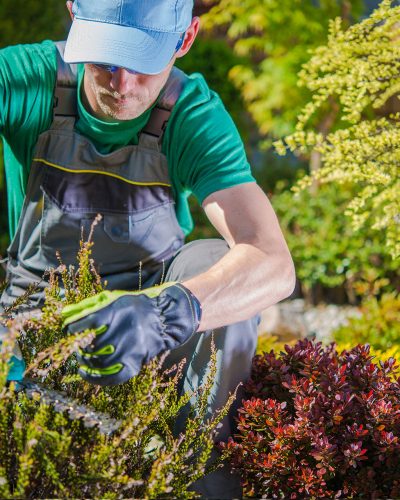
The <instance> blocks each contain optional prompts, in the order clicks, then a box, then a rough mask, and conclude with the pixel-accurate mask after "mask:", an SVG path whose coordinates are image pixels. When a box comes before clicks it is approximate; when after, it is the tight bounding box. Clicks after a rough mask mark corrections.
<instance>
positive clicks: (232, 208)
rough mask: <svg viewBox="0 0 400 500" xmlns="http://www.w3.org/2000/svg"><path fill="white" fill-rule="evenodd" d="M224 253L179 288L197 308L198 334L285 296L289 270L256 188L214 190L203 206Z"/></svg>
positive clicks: (272, 215)
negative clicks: (199, 315) (186, 291)
mask: <svg viewBox="0 0 400 500" xmlns="http://www.w3.org/2000/svg"><path fill="white" fill-rule="evenodd" d="M203 208H204V210H205V212H206V214H207V217H208V218H209V220H210V221H211V223H212V224H213V225H214V227H215V228H216V229H217V231H218V232H219V233H220V234H221V236H222V237H223V238H224V239H225V240H226V242H227V243H228V245H229V247H230V251H229V252H228V253H227V254H226V255H225V256H224V257H223V258H222V259H221V260H220V261H219V262H217V263H216V264H215V265H214V266H213V267H211V268H210V269H209V270H208V271H207V272H205V273H202V274H200V275H198V276H195V277H194V278H191V279H189V280H187V281H185V282H183V283H182V284H183V285H184V286H186V287H187V288H188V289H189V290H190V291H191V292H192V293H193V294H194V295H195V296H196V297H197V298H198V299H199V301H200V303H201V304H202V309H203V313H202V320H201V323H200V327H199V331H204V330H208V329H212V328H218V327H219V326H223V325H226V324H227V321H228V323H229V324H230V323H236V322H238V321H243V320H246V319H249V318H250V317H252V316H253V315H254V314H256V313H258V312H260V311H261V310H263V309H265V308H266V307H268V306H271V305H272V304H275V303H277V302H279V301H280V300H283V299H284V298H286V297H288V296H289V295H290V294H291V293H292V292H293V289H294V286H295V271H294V266H293V261H292V259H291V256H290V253H289V250H288V247H287V245H286V242H285V240H284V237H283V235H282V231H281V229H280V227H279V223H278V220H277V217H276V215H275V212H274V210H273V208H272V206H271V204H270V202H269V200H268V198H267V196H266V195H265V194H264V192H263V191H262V190H261V188H260V187H259V186H258V185H257V184H256V183H246V184H240V185H238V186H234V187H232V188H229V189H223V190H221V191H216V192H215V193H213V194H211V195H210V196H208V197H207V198H206V199H205V200H204V202H203Z"/></svg>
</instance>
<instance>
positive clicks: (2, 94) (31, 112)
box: [0, 41, 56, 139]
mask: <svg viewBox="0 0 400 500" xmlns="http://www.w3.org/2000/svg"><path fill="white" fill-rule="evenodd" d="M55 68H56V57H55V46H54V43H52V42H50V41H46V42H43V43H40V44H31V45H15V46H10V47H7V48H5V49H1V50H0V134H1V135H3V136H4V137H5V138H6V139H8V138H11V137H12V136H13V135H15V134H18V135H20V134H21V133H24V131H29V133H30V134H35V133H36V134H39V133H40V132H41V131H42V130H43V129H44V128H46V127H47V126H48V120H49V116H51V109H50V108H49V106H51V100H49V98H48V95H49V94H50V95H51V93H52V92H53V88H54V83H55V75H56V73H55ZM44 103H46V104H47V105H45V106H44V105H43V104H44ZM49 111H50V113H49Z"/></svg>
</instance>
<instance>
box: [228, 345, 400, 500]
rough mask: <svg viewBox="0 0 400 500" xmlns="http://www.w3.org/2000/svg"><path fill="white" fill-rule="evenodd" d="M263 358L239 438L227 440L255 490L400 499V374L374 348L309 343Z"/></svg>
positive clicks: (247, 486) (257, 362) (250, 491)
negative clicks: (347, 348)
mask: <svg viewBox="0 0 400 500" xmlns="http://www.w3.org/2000/svg"><path fill="white" fill-rule="evenodd" d="M285 351H286V352H284V353H280V354H279V355H277V354H276V353H274V352H273V351H271V352H270V353H266V354H263V355H259V356H256V357H255V359H254V364H253V371H252V377H251V380H250V381H249V383H248V384H247V386H246V394H247V397H248V400H244V401H243V406H242V408H241V409H240V410H239V417H238V429H237V434H235V436H234V438H233V439H232V438H231V439H230V440H229V442H228V443H226V444H221V448H222V449H223V451H224V455H225V456H226V457H227V458H229V460H230V462H231V464H232V465H233V468H234V469H235V470H236V471H237V472H238V473H239V474H240V475H241V477H242V484H243V486H244V492H245V494H246V495H248V496H256V497H268V498H282V497H284V498H291V499H298V498H305V497H315V498H344V497H346V498H352V497H357V498H359V497H362V498H399V497H400V443H399V438H400V379H399V378H397V369H398V366H397V365H396V361H395V360H394V359H389V360H388V361H386V362H385V363H382V362H380V363H379V364H376V363H374V362H373V357H372V356H371V355H370V350H369V346H368V345H363V346H362V345H359V346H357V347H355V348H354V349H352V350H350V351H343V352H342V353H341V354H339V353H337V352H336V350H335V346H334V345H331V346H329V347H325V348H324V347H323V346H322V345H321V343H313V342H310V341H308V340H302V341H299V342H298V343H297V344H296V345H294V346H292V347H290V346H286V347H285Z"/></svg>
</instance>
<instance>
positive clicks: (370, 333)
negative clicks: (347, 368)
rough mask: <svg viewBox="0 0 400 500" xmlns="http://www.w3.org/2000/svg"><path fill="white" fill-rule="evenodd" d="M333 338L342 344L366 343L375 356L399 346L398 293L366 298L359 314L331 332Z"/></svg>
mask: <svg viewBox="0 0 400 500" xmlns="http://www.w3.org/2000/svg"><path fill="white" fill-rule="evenodd" d="M334 339H335V341H336V342H337V343H338V344H339V345H341V346H342V345H344V344H352V345H354V344H365V343H368V344H370V345H371V347H372V348H373V349H374V350H375V351H378V353H375V354H377V355H378V356H379V351H380V352H382V353H384V352H385V351H387V350H388V349H397V350H400V295H398V294H395V293H387V294H384V295H382V297H381V298H379V299H377V298H376V297H371V298H369V299H367V300H365V301H364V302H363V304H362V306H361V316H360V317H354V318H350V319H349V322H348V324H347V325H346V326H342V327H340V328H339V329H338V330H336V332H334ZM379 357H380V356H379Z"/></svg>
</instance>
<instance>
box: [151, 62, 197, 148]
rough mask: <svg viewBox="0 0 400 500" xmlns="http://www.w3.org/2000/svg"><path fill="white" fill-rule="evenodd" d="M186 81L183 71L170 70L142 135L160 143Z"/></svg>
mask: <svg viewBox="0 0 400 500" xmlns="http://www.w3.org/2000/svg"><path fill="white" fill-rule="evenodd" d="M186 80H187V76H186V75H185V73H184V72H183V71H181V70H180V69H178V68H175V67H174V68H172V71H171V74H170V75H169V78H168V80H167V83H166V84H165V86H164V88H163V90H162V91H161V94H160V97H159V99H158V103H157V106H155V108H154V109H153V111H152V112H151V115H150V118H149V121H148V122H147V124H146V126H145V127H144V128H143V130H142V134H143V133H144V134H148V135H151V136H153V137H157V139H158V141H159V142H161V139H162V136H163V134H164V131H165V128H166V126H167V122H168V120H169V117H170V115H171V112H172V110H173V108H174V106H175V103H176V101H177V100H178V99H179V96H180V95H181V92H182V90H183V87H184V86H185V83H186Z"/></svg>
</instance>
